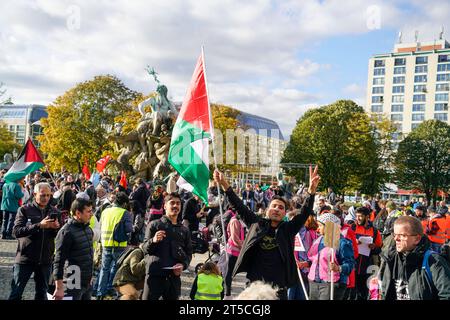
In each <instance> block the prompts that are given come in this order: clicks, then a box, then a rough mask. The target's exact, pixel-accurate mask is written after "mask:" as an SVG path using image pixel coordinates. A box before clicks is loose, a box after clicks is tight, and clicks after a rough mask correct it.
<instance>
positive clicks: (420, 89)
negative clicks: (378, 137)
mask: <svg viewBox="0 0 450 320" xmlns="http://www.w3.org/2000/svg"><path fill="white" fill-rule="evenodd" d="M441 38H442V35H441ZM449 87H450V44H449V43H448V42H447V41H446V40H445V39H440V40H435V41H431V42H414V43H398V44H396V45H395V47H394V52H392V53H386V54H377V55H374V56H373V57H372V58H370V60H369V77H368V83H367V103H366V110H367V111H368V112H374V113H379V114H381V113H384V114H386V115H387V116H388V117H389V118H390V119H391V120H392V121H394V122H395V124H396V126H397V128H398V131H397V133H396V135H395V140H397V141H398V140H401V139H402V137H403V136H404V135H405V134H407V133H409V132H411V130H412V129H414V128H415V127H417V126H418V125H419V124H420V123H421V122H422V121H424V120H430V119H438V120H442V121H445V122H447V123H448V122H449V118H450V117H449V108H448V104H449Z"/></svg>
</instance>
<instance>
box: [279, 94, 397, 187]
mask: <svg viewBox="0 0 450 320" xmlns="http://www.w3.org/2000/svg"><path fill="white" fill-rule="evenodd" d="M383 124H384V126H385V127H381V129H382V130H381V131H382V133H383V135H384V136H385V138H387V137H388V136H389V132H392V130H393V128H392V127H390V126H389V125H388V124H386V123H383ZM378 131H380V128H377V126H376V124H375V123H374V122H371V119H370V117H369V115H368V114H367V113H365V112H364V109H363V108H362V107H360V106H358V105H357V104H356V103H354V102H353V101H350V100H338V101H336V102H335V103H333V104H330V105H326V106H322V107H319V108H316V109H311V110H308V111H307V112H306V113H305V114H304V115H303V116H302V117H301V118H300V119H299V120H298V121H297V125H296V127H295V128H294V130H293V132H292V135H291V139H290V142H289V144H288V146H287V148H286V150H285V152H284V156H283V159H282V163H304V164H308V163H316V164H318V165H319V170H320V176H321V181H322V182H321V185H322V186H323V187H324V188H325V187H331V188H333V190H334V191H335V192H336V193H338V194H344V193H345V192H346V191H354V190H359V191H362V192H363V193H366V194H375V193H376V192H378V190H379V189H380V186H381V185H382V184H383V183H384V182H385V177H386V173H385V172H384V170H386V168H387V167H385V165H386V164H385V161H386V160H388V159H384V158H383V157H382V156H381V155H380V154H379V152H380V151H381V150H382V149H383V148H387V147H389V145H386V143H385V142H383V143H381V142H379V141H377V132H378ZM303 173H304V171H303V170H299V169H288V174H291V175H295V176H296V177H297V178H299V179H300V180H301V178H302V177H303ZM377 177H378V178H377Z"/></svg>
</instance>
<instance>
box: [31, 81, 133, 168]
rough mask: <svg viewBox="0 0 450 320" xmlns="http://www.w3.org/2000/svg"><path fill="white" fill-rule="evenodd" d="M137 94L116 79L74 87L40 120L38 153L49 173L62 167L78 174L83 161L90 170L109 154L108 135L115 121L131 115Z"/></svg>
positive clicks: (80, 84)
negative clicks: (118, 117) (41, 133)
mask: <svg viewBox="0 0 450 320" xmlns="http://www.w3.org/2000/svg"><path fill="white" fill-rule="evenodd" d="M137 97H138V93H137V92H135V91H133V90H131V89H129V88H127V87H126V86H125V85H124V84H123V83H122V81H120V80H119V79H118V78H116V77H115V76H111V75H102V76H96V77H94V79H92V80H90V81H86V82H83V83H79V84H77V85H76V86H75V87H74V88H72V89H70V90H68V91H67V92H65V93H64V94H63V95H62V96H59V97H58V98H57V99H56V100H55V101H54V102H53V103H52V104H51V105H50V106H49V107H48V110H47V111H48V118H47V119H43V120H42V125H43V128H44V132H43V135H41V136H39V138H38V139H39V141H40V142H41V150H42V151H43V152H44V153H45V155H46V163H47V164H48V165H49V166H50V168H51V169H52V170H59V169H60V168H61V167H65V168H66V169H68V170H72V171H76V170H78V171H81V167H82V166H83V164H84V161H85V159H87V160H88V162H89V165H90V167H91V168H92V167H94V164H95V161H96V160H98V159H99V158H100V157H101V156H102V155H104V154H105V153H108V152H112V151H113V148H112V143H111V142H109V141H108V132H109V131H110V130H111V129H112V127H113V125H114V119H115V118H116V117H117V116H119V115H122V114H125V113H127V112H130V111H131V110H132V108H133V101H135V99H137Z"/></svg>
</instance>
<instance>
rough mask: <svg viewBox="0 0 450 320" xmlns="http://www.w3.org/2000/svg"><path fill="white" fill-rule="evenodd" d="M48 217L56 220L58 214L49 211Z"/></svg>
mask: <svg viewBox="0 0 450 320" xmlns="http://www.w3.org/2000/svg"><path fill="white" fill-rule="evenodd" d="M50 219H52V220H58V214H57V213H50Z"/></svg>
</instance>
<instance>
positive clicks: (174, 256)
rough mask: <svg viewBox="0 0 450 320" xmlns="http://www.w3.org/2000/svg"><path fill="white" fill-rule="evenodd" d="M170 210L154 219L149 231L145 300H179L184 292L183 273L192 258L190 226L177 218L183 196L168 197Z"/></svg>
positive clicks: (166, 206) (146, 248)
mask: <svg viewBox="0 0 450 320" xmlns="http://www.w3.org/2000/svg"><path fill="white" fill-rule="evenodd" d="M164 200H165V203H164V209H165V211H166V214H165V215H164V216H162V217H161V219H159V220H154V221H152V222H151V223H150V224H149V225H148V226H147V230H146V232H145V240H144V245H143V250H144V252H145V253H146V257H145V259H146V265H147V272H146V273H147V274H146V278H145V286H144V293H143V295H142V300H158V299H159V298H160V297H162V298H163V299H164V300H178V298H179V296H180V294H181V279H180V275H181V272H182V271H183V270H184V269H187V268H188V266H189V263H190V262H191V259H192V244H191V237H190V233H189V230H188V229H187V228H186V227H185V226H183V225H182V224H181V223H179V222H178V221H177V218H178V214H179V213H180V207H181V199H180V196H179V195H178V194H176V193H171V194H169V195H167V196H166V198H165V199H164Z"/></svg>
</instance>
